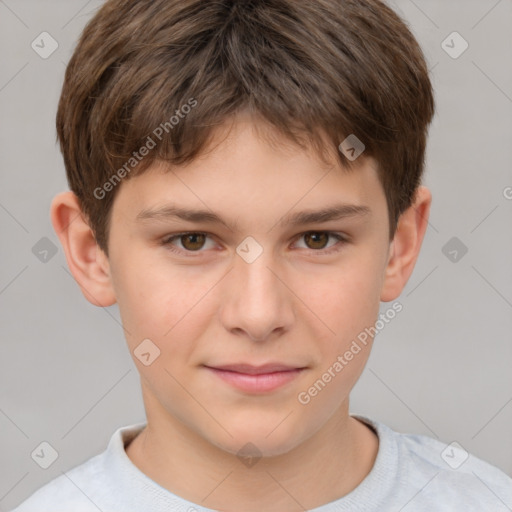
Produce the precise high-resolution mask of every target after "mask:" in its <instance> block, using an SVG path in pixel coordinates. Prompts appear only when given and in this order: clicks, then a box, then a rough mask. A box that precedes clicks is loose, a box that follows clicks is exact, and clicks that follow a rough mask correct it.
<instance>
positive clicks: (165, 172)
mask: <svg viewBox="0 0 512 512" xmlns="http://www.w3.org/2000/svg"><path fill="white" fill-rule="evenodd" d="M379 188H380V182H379V180H378V176H377V167H376V162H375V161H374V160H373V159H372V158H363V157H360V159H359V162H358V165H357V166H356V167H354V168H353V169H351V170H347V169H343V168H341V166H340V164H339V161H337V160H336V159H335V158H332V159H331V160H329V161H326V160H325V159H322V158H321V157H320V156H319V155H318V154H316V152H314V151H313V150H312V149H311V148H308V149H302V148H300V147H299V146H297V145H294V144H292V143H291V142H290V141H288V140H285V139H284V137H283V136H281V135H280V134H276V133H272V132H271V131H269V130H267V129H266V127H262V126H261V125H260V126H255V125H254V123H253V122H250V121H248V120H244V119H242V120H238V121H237V122H236V123H233V124H232V125H230V126H229V127H228V129H227V130H218V131H217V135H216V137H214V138H213V139H212V142H211V144H210V145H209V147H208V148H207V150H206V151H204V152H203V153H202V154H201V155H200V156H198V157H197V158H196V159H194V160H193V161H192V162H190V163H187V164H185V165H178V166H171V165H169V164H167V163H164V162H162V161H157V162H155V163H154V164H152V165H151V166H150V167H149V168H148V169H147V170H146V171H145V172H143V173H142V174H140V175H138V176H134V177H131V178H130V179H129V180H127V181H125V182H123V183H122V186H121V190H119V191H118V194H117V196H116V200H115V206H116V209H117V210H122V211H123V216H124V217H128V218H129V219H130V220H132V221H134V222H139V221H148V220H150V219H153V220H155V219H158V218H161V219H163V218H165V217H166V216H167V217H169V216H170V215H171V214H175V213H176V210H179V209H181V210H185V209H188V210H191V209H193V210H195V211H196V213H197V212H199V211H202V212H203V215H202V218H201V219H200V217H199V216H198V215H196V216H195V219H194V220H204V221H208V215H206V212H208V211H210V212H211V215H210V220H215V219H214V217H217V220H218V217H219V216H218V215H216V214H215V213H213V212H219V211H224V212H225V213H226V214H227V215H228V216H229V215H230V216H231V218H235V217H244V216H247V217H250V216H251V215H252V214H253V213H256V212H258V214H262V213H266V214H267V219H269V220H270V218H274V219H275V218H276V216H277V217H279V218H281V217H283V216H284V215H286V214H288V213H290V215H289V216H288V217H289V220H290V221H293V220H295V221H297V222H296V223H299V222H304V221H305V220H306V217H305V216H304V215H303V216H302V218H300V215H298V211H299V210H301V211H302V210H311V209H312V208H315V209H318V208H319V207H320V206H322V205H323V207H324V208H325V207H327V206H335V205H336V207H337V210H338V214H341V215H345V216H347V215H349V214H356V213H358V214H362V213H363V212H364V210H366V213H368V210H369V209H370V208H371V207H373V206H375V205H376V202H375V199H376V197H374V196H376V195H378V194H379V192H382V190H380V191H379ZM340 205H345V206H344V207H342V208H341V210H343V211H340ZM371 205H373V206H371ZM292 212H295V213H296V214H297V215H295V217H293V216H292V215H291V213H292ZM182 213H183V214H184V215H185V214H186V212H184V211H182ZM188 213H189V218H190V219H191V220H193V217H194V216H193V215H192V212H191V211H189V212H188ZM310 213H311V212H310ZM324 213H325V215H330V214H332V213H333V212H332V211H331V212H330V213H329V212H324ZM182 218H183V216H182Z"/></svg>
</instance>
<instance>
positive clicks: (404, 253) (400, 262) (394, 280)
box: [380, 186, 432, 302]
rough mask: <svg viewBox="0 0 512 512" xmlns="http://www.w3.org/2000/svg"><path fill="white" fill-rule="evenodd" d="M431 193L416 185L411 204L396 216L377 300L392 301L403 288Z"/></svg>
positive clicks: (416, 251) (425, 221) (424, 225)
mask: <svg viewBox="0 0 512 512" xmlns="http://www.w3.org/2000/svg"><path fill="white" fill-rule="evenodd" d="M431 203H432V194H431V193H430V191H429V190H428V188H426V187H423V186H420V187H418V189H417V191H416V195H415V198H414V202H413V204H412V205H411V206H410V207H409V208H408V209H407V210H405V211H404V212H403V213H402V215H400V218H399V221H398V226H397V229H396V233H395V236H394V238H393V241H392V242H391V245H390V252H389V258H388V263H387V265H386V270H385V275H384V281H383V286H382V291H381V297H380V300H381V301H383V302H389V301H392V300H395V299H396V298H397V297H398V296H399V295H400V294H401V293H402V290H403V289H404V287H405V285H406V284H407V281H408V280H409V277H410V276H411V274H412V271H413V270H414V265H415V264H416V260H417V259H418V255H419V253H420V248H421V244H422V242H423V237H424V235H425V232H426V230H427V225H428V217H429V215H430V205H431Z"/></svg>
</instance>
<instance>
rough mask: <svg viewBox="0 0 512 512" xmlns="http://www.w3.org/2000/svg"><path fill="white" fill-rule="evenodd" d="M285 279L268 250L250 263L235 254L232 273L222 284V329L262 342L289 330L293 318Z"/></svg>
mask: <svg viewBox="0 0 512 512" xmlns="http://www.w3.org/2000/svg"><path fill="white" fill-rule="evenodd" d="M279 269H281V270H279ZM286 280H287V279H286V273H285V272H284V270H282V267H281V266H279V265H278V264H277V262H276V261H275V260H274V259H273V258H272V255H271V252H270V251H265V250H264V251H263V253H262V254H261V255H260V256H259V257H258V258H257V259H256V260H255V261H252V262H251V263H248V262H247V261H245V260H244V259H243V258H242V257H240V256H239V255H238V254H236V255H235V262H234V264H233V270H232V271H231V272H229V274H228V275H227V276H226V279H225V280H224V282H223V286H224V289H223V290H222V296H223V297H224V302H223V306H222V310H221V319H222V322H223V324H224V326H225V328H226V329H227V330H228V331H230V332H231V333H234V334H237V335H239V336H241V335H244V336H246V337H247V338H249V339H250V340H252V341H265V340H267V339H270V338H272V337H273V336H274V335H275V336H277V335H278V334H279V335H280V334H283V333H284V332H286V331H287V330H289V329H290V326H291V325H292V323H293V321H294V319H295V315H294V309H293V293H292V292H291V291H290V288H289V286H290V284H289V283H286ZM287 285H288V286H287Z"/></svg>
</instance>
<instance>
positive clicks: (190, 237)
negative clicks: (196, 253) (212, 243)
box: [182, 233, 204, 250]
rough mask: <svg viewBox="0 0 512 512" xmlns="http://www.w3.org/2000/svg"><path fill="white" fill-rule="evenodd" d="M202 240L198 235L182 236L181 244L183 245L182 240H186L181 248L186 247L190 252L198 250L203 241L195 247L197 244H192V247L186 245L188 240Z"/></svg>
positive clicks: (200, 235) (201, 236)
mask: <svg viewBox="0 0 512 512" xmlns="http://www.w3.org/2000/svg"><path fill="white" fill-rule="evenodd" d="M198 237H199V238H200V239H201V238H204V235H202V234H200V233H194V234H191V235H184V236H183V237H182V243H183V239H185V240H186V243H183V246H184V247H186V248H187V249H190V250H197V249H200V248H201V247H202V245H203V243H204V240H201V241H200V242H199V245H197V242H195V243H194V242H192V247H190V245H189V243H188V240H190V239H192V240H194V239H197V238H198Z"/></svg>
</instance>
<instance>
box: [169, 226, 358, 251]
mask: <svg viewBox="0 0 512 512" xmlns="http://www.w3.org/2000/svg"><path fill="white" fill-rule="evenodd" d="M309 234H317V235H318V234H326V235H329V236H332V237H334V238H336V239H337V240H338V243H337V244H334V245H333V246H332V247H330V248H329V249H307V250H309V251H312V252H314V253H315V254H316V255H319V256H321V255H324V254H325V255H328V254H334V253H336V252H339V251H341V249H342V247H343V246H344V245H345V244H346V243H348V238H347V237H346V236H345V235H343V234H342V233H337V232H334V231H306V232H304V233H301V234H300V235H298V237H297V238H296V240H300V239H301V238H302V237H303V236H305V235H309ZM186 235H206V236H207V237H210V235H209V233H204V232H201V231H187V232H184V233H178V234H176V235H172V236H170V237H167V238H166V239H164V240H163V241H162V245H164V246H166V247H167V248H168V249H169V250H170V251H171V252H174V253H177V254H180V255H182V254H187V255H188V254H190V255H191V257H195V254H196V253H197V255H200V254H201V253H202V252H205V251H203V250H201V249H199V250H197V251H189V250H183V249H177V248H176V247H175V246H174V245H172V243H171V242H173V241H174V240H176V239H179V238H181V237H182V236H186Z"/></svg>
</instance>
